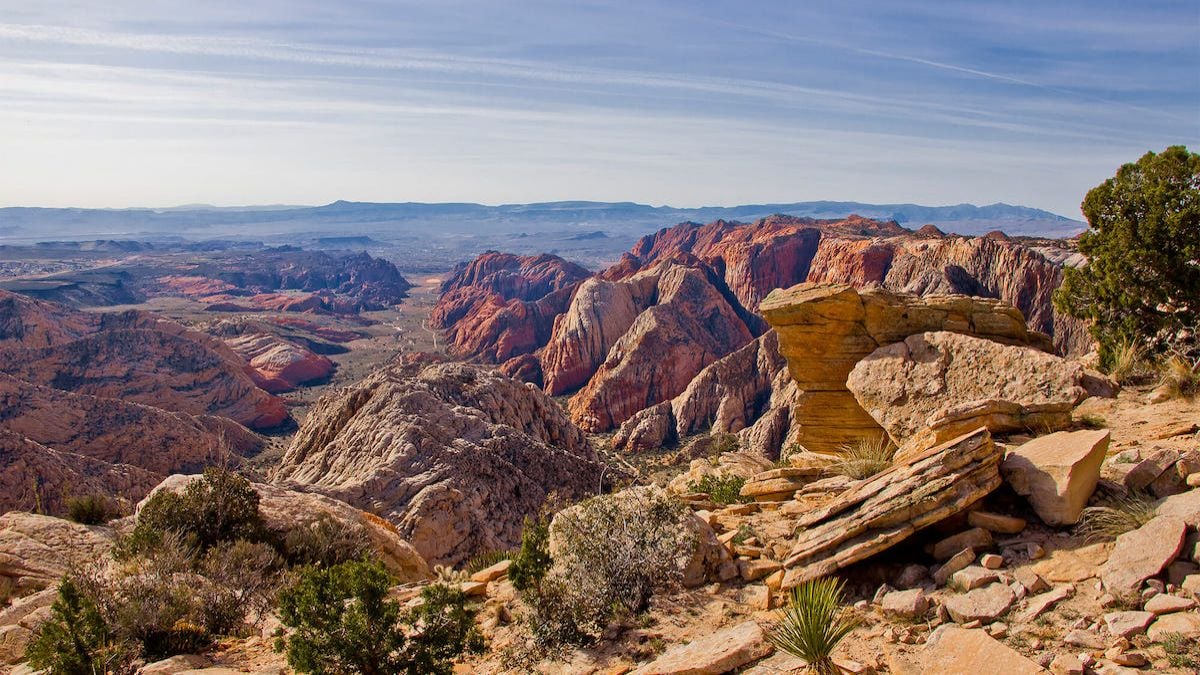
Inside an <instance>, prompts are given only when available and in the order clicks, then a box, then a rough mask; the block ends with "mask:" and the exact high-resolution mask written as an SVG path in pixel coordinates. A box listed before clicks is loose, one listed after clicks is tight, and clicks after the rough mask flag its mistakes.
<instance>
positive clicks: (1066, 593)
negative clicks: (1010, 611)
mask: <svg viewBox="0 0 1200 675" xmlns="http://www.w3.org/2000/svg"><path fill="white" fill-rule="evenodd" d="M1074 594H1075V589H1073V588H1072V587H1070V586H1059V587H1058V588H1052V589H1050V590H1048V591H1046V592H1045V593H1039V594H1038V595H1035V596H1033V597H1032V598H1030V599H1029V602H1028V603H1027V604H1026V606H1025V611H1023V612H1021V615H1020V616H1019V617H1017V623H1029V622H1030V621H1033V620H1034V619H1036V618H1038V617H1039V616H1041V615H1042V614H1044V613H1046V611H1047V610H1049V609H1050V608H1052V607H1054V606H1055V605H1057V604H1058V603H1060V602H1062V601H1063V600H1066V599H1067V598H1069V597H1071V596H1072V595H1074Z"/></svg>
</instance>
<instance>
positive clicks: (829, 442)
mask: <svg viewBox="0 0 1200 675" xmlns="http://www.w3.org/2000/svg"><path fill="white" fill-rule="evenodd" d="M760 309H761V311H762V313H763V316H764V317H765V318H766V320H767V322H768V323H769V324H771V326H772V327H773V328H775V330H776V331H777V332H778V333H779V351H780V353H782V354H783V356H784V357H785V358H787V360H788V369H789V371H790V372H791V374H792V379H794V380H795V381H796V385H797V386H798V388H799V389H800V391H801V392H803V393H802V394H801V395H800V398H799V400H798V402H797V405H796V411H795V413H794V418H795V419H796V420H797V421H798V428H797V431H796V432H795V433H796V441H797V442H798V443H799V444H800V445H801V446H803V447H804V448H806V449H808V450H812V451H818V452H837V451H838V449H839V448H841V446H843V445H845V444H847V443H852V442H854V441H856V440H858V439H861V438H864V437H870V436H877V435H878V434H879V432H880V430H881V428H882V427H881V426H880V424H879V423H878V422H877V421H876V420H875V419H874V418H872V417H871V415H870V414H868V413H867V411H866V410H865V409H864V408H863V407H862V406H861V405H860V404H859V403H858V401H857V400H856V399H855V396H854V394H852V393H851V391H850V390H849V389H848V388H847V386H846V381H847V379H848V378H849V377H850V374H851V371H852V370H853V369H854V368H855V366H856V365H857V364H858V362H859V361H862V360H863V359H864V358H866V357H867V356H869V355H870V354H871V353H872V352H874V351H875V350H876V349H878V348H880V347H881V346H885V345H889V344H892V343H895V342H899V341H901V340H904V339H905V338H907V337H909V336H910V335H916V334H919V333H925V332H929V331H956V332H962V333H966V334H970V335H974V336H976V337H981V338H985V339H988V340H995V341H1003V342H1007V343H1010V344H1017V345H1026V346H1035V347H1039V348H1044V349H1046V350H1049V348H1050V342H1049V340H1048V339H1047V338H1046V336H1045V335H1042V334H1040V333H1034V332H1031V331H1030V330H1029V329H1028V328H1027V327H1026V325H1025V319H1024V317H1023V316H1022V315H1021V312H1020V311H1018V310H1017V309H1015V308H1013V307H1011V306H1009V305H1006V304H1004V303H1003V302H1000V301H996V300H989V299H983V298H970V297H965V296H935V297H927V298H919V297H915V296H912V295H905V294H898V293H893V292H890V291H886V290H883V289H879V288H872V289H867V290H863V291H859V290H856V289H854V288H852V287H850V286H848V285H845V284H836V283H834V284H829V283H825V284H817V283H810V284H800V285H798V286H794V287H792V288H789V289H787V290H776V291H772V293H771V294H770V295H769V296H768V297H767V298H766V299H765V300H764V301H763V303H762V306H761V308H760Z"/></svg>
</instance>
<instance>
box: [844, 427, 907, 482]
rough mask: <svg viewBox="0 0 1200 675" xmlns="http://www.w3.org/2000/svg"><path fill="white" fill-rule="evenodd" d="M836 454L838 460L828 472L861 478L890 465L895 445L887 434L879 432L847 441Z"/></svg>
mask: <svg viewBox="0 0 1200 675" xmlns="http://www.w3.org/2000/svg"><path fill="white" fill-rule="evenodd" d="M838 454H839V457H838V460H837V461H836V462H834V463H833V464H831V465H830V466H829V472H830V473H834V474H838V475H842V476H847V477H849V478H853V479H855V480H862V479H864V478H870V477H871V476H874V475H875V474H877V473H879V472H880V471H883V470H884V469H887V468H888V467H890V466H891V465H892V460H893V458H894V456H895V454H896V447H895V446H894V445H892V442H891V439H889V438H888V437H887V434H880V435H878V436H871V437H866V438H860V439H859V440H857V441H855V442H854V443H847V444H845V445H843V446H842V447H841V448H840V449H839V451H838Z"/></svg>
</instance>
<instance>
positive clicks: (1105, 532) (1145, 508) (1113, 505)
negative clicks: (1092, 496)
mask: <svg viewBox="0 0 1200 675" xmlns="http://www.w3.org/2000/svg"><path fill="white" fill-rule="evenodd" d="M1154 512H1155V504H1154V500H1153V499H1152V498H1150V497H1149V496H1147V495H1143V494H1139V493H1133V494H1130V495H1129V496H1128V497H1124V498H1122V499H1115V500H1113V501H1111V502H1109V503H1108V504H1105V505H1103V506H1089V507H1087V508H1086V509H1084V510H1083V514H1082V515H1081V516H1080V518H1079V526H1078V532H1079V533H1080V534H1082V535H1084V536H1085V537H1087V538H1088V539H1090V540H1093V541H1108V540H1110V539H1116V538H1117V537H1119V536H1121V535H1122V534H1125V533H1126V532H1130V531H1132V530H1136V529H1137V528H1139V527H1141V526H1143V525H1145V524H1146V523H1148V522H1150V520H1151V519H1152V518H1154Z"/></svg>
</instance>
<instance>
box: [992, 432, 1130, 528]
mask: <svg viewBox="0 0 1200 675" xmlns="http://www.w3.org/2000/svg"><path fill="white" fill-rule="evenodd" d="M1109 437H1110V435H1109V432H1108V431H1107V430H1099V431H1089V430H1084V431H1062V432H1058V433H1054V434H1050V435H1048V436H1042V437H1039V438H1036V439H1034V440H1032V441H1029V442H1028V443H1025V444H1024V445H1021V446H1020V447H1018V448H1016V449H1014V450H1012V451H1011V452H1009V453H1008V454H1007V455H1006V456H1005V458H1004V462H1003V463H1002V464H1001V465H1000V473H1001V474H1003V475H1004V480H1005V481H1006V482H1007V483H1008V484H1009V485H1011V486H1012V487H1013V489H1014V490H1015V491H1016V492H1017V494H1020V495H1024V496H1025V497H1026V498H1027V499H1029V503H1030V505H1032V506H1033V510H1034V511H1036V512H1037V514H1038V517H1039V518H1041V519H1042V522H1044V523H1046V524H1047V525H1073V524H1075V523H1077V522H1079V516H1080V514H1081V513H1083V508H1084V507H1085V506H1087V501H1088V499H1089V498H1090V497H1091V496H1092V492H1093V491H1094V490H1095V489H1096V483H1097V481H1098V480H1099V479H1100V468H1101V466H1102V465H1103V464H1104V456H1105V453H1106V452H1107V451H1108V442H1109Z"/></svg>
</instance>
